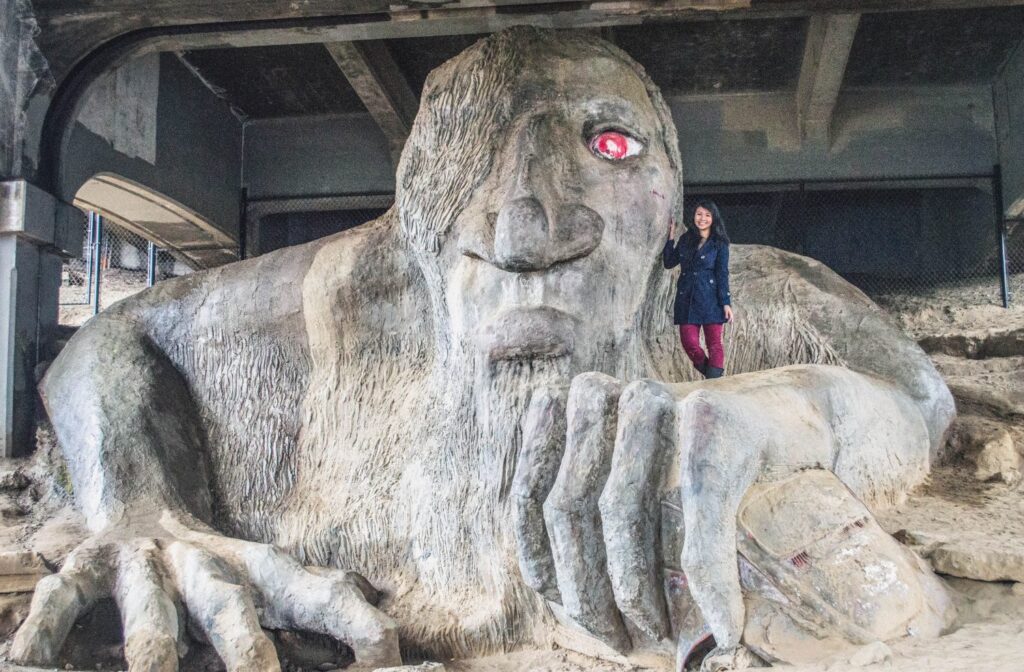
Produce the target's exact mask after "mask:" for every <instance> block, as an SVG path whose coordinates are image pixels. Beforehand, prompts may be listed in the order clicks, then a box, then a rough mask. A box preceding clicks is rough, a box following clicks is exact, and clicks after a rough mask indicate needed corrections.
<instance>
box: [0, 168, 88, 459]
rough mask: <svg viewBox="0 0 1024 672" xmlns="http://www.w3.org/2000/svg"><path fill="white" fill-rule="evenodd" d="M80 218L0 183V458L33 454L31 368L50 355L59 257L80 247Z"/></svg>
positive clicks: (31, 190)
mask: <svg viewBox="0 0 1024 672" xmlns="http://www.w3.org/2000/svg"><path fill="white" fill-rule="evenodd" d="M83 217H84V216H83V215H82V213H81V212H80V211H79V210H77V209H76V208H74V207H72V206H70V205H68V204H66V203H62V202H60V201H59V200H57V199H56V198H54V197H53V196H51V195H50V194H48V193H46V192H44V191H42V190H41V189H39V188H37V187H34V186H33V185H31V184H29V183H28V182H26V181H25V180H10V181H7V182H0V455H3V456H4V457H19V456H23V455H27V454H29V453H30V452H31V451H32V449H33V448H34V445H35V444H34V440H35V437H34V433H35V419H36V412H37V409H36V380H35V369H36V366H37V364H39V362H40V361H43V360H44V359H48V358H49V357H50V356H52V353H51V352H50V346H51V344H52V342H53V337H54V335H55V332H56V327H57V310H58V307H57V301H58V296H57V294H58V290H59V288H60V273H61V264H62V260H61V255H65V256H76V255H79V254H81V248H82V221H83Z"/></svg>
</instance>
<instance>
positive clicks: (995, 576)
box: [928, 543, 1024, 581]
mask: <svg viewBox="0 0 1024 672" xmlns="http://www.w3.org/2000/svg"><path fill="white" fill-rule="evenodd" d="M928 560H929V561H930V562H931V563H932V567H933V568H934V569H935V571H936V572H939V573H940V574H949V575H951V576H960V577H963V578H965V579H976V580H978V581H1024V554H1021V553H1019V552H1017V553H1015V552H1012V551H1005V550H1001V549H991V548H988V549H986V548H979V547H977V546H968V545H959V544H956V543H949V544H942V545H940V546H939V547H938V548H935V549H933V550H932V551H931V553H930V554H929V555H928Z"/></svg>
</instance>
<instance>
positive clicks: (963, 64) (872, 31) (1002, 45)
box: [845, 7, 1024, 86]
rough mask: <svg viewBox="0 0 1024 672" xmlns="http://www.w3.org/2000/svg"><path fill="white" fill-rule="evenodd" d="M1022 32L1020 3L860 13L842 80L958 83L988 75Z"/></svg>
mask: <svg viewBox="0 0 1024 672" xmlns="http://www.w3.org/2000/svg"><path fill="white" fill-rule="evenodd" d="M1022 37H1024V7H1000V8H990V9H974V10H947V11H942V12H935V11H932V12H907V13H903V14H866V15H864V16H862V17H861V20H860V26H859V27H858V29H857V36H856V37H855V38H854V41H853V50H852V51H851V52H850V61H849V63H848V64H847V66H846V79H845V83H846V84H848V85H856V86H871V85H886V84H900V85H915V84H961V83H966V82H984V81H989V80H991V79H992V78H993V77H994V76H995V75H996V71H997V70H998V69H999V66H1000V65H1002V63H1003V61H1004V60H1006V57H1007V55H1008V54H1009V51H1010V50H1011V49H1012V48H1013V47H1014V46H1016V45H1017V44H1019V43H1020V41H1021V38H1022Z"/></svg>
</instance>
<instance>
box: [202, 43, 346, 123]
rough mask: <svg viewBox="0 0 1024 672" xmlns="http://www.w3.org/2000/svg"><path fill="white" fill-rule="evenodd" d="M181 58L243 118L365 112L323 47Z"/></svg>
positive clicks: (255, 49)
mask: <svg viewBox="0 0 1024 672" xmlns="http://www.w3.org/2000/svg"><path fill="white" fill-rule="evenodd" d="M182 57H183V58H184V59H185V60H186V61H187V62H188V63H189V64H190V65H191V66H192V67H193V68H195V69H196V70H198V71H199V73H200V74H201V75H202V77H203V79H205V80H206V82H207V83H208V84H210V85H212V87H213V89H214V90H215V91H217V92H218V93H219V94H220V95H221V96H222V97H223V98H224V99H225V100H227V101H228V103H229V104H230V105H231V107H232V108H233V109H234V110H235V111H236V113H237V114H239V116H242V117H244V118H249V119H268V118H273V117H295V116H305V115H315V114H337V113H340V112H365V111H366V108H365V107H363V103H362V101H360V100H359V96H357V95H356V92H355V91H354V90H353V89H352V87H351V86H349V83H348V80H346V79H345V77H344V76H343V75H342V74H341V70H339V69H338V66H337V65H336V64H335V63H334V60H333V59H332V58H331V55H330V54H328V53H327V49H325V48H324V46H323V45H321V44H295V45H289V46H279V47H249V48H245V49H205V50H203V51H190V52H187V53H185V54H183V55H182Z"/></svg>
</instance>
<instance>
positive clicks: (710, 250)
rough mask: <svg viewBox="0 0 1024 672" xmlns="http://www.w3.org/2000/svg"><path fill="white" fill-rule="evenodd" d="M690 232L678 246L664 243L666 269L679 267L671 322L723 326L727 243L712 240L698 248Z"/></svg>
mask: <svg viewBox="0 0 1024 672" xmlns="http://www.w3.org/2000/svg"><path fill="white" fill-rule="evenodd" d="M698 242H699V238H698V237H697V236H696V235H690V233H689V232H687V233H685V234H683V235H682V236H681V237H680V238H679V242H678V243H673V241H671V240H669V241H668V242H666V243H665V250H664V252H662V255H661V260H662V263H664V264H665V268H675V267H676V266H680V267H681V270H680V273H679V280H678V281H677V283H676V302H675V308H674V311H673V318H674V319H673V321H674V322H675V323H676V324H723V323H725V311H724V310H723V309H722V307H723V306H728V305H729V300H730V296H729V243H727V242H725V241H722V240H718V239H713V240H708V241H707V242H706V243H704V245H703V246H702V247H697V243H698Z"/></svg>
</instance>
